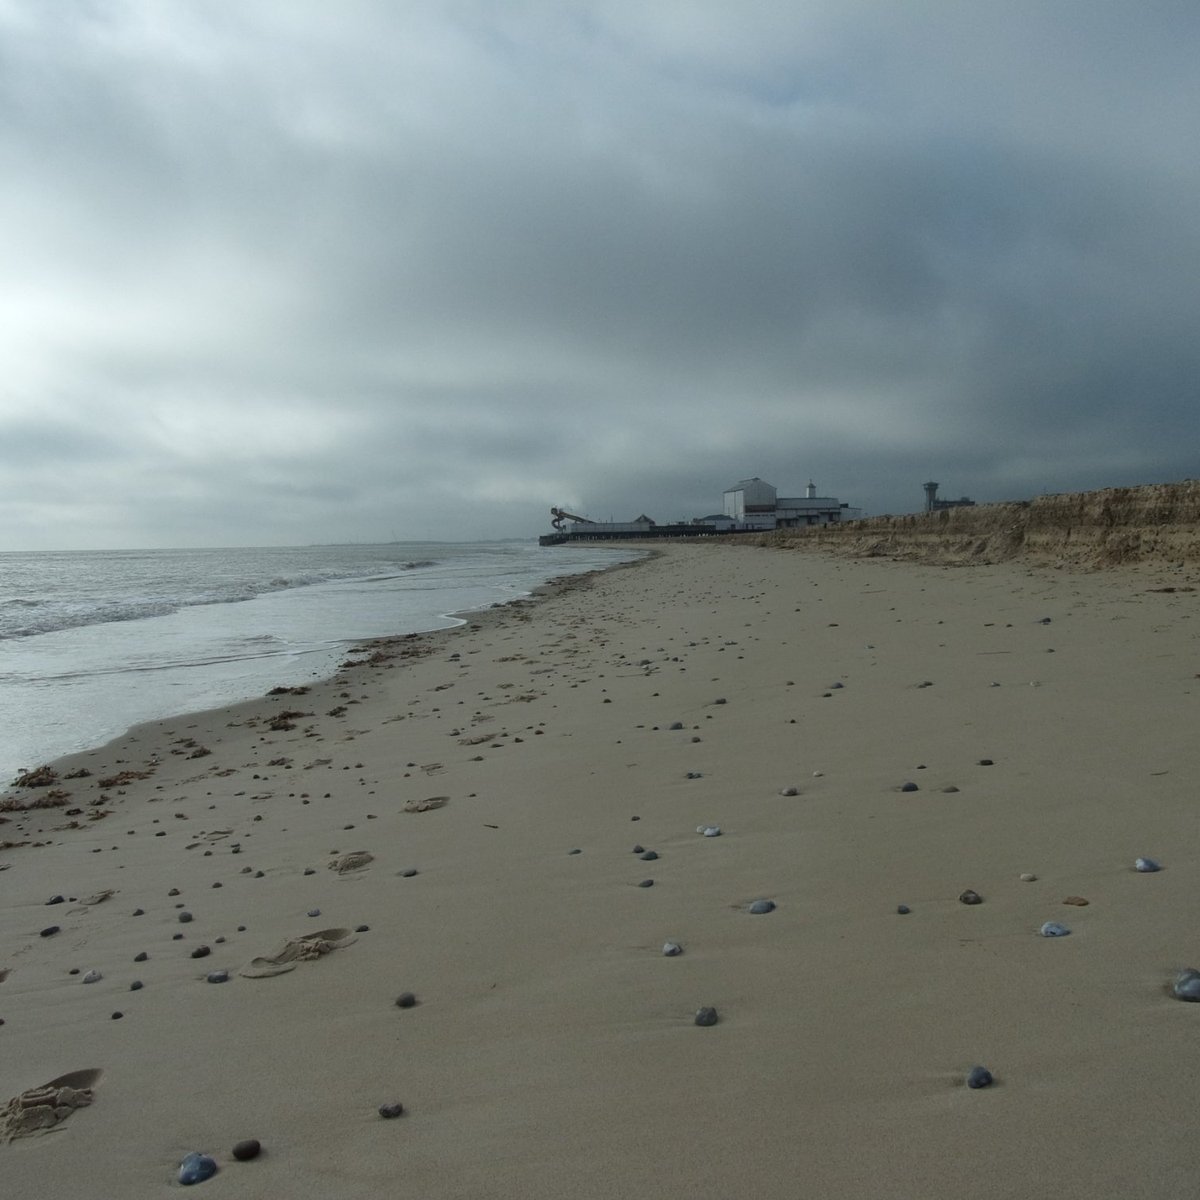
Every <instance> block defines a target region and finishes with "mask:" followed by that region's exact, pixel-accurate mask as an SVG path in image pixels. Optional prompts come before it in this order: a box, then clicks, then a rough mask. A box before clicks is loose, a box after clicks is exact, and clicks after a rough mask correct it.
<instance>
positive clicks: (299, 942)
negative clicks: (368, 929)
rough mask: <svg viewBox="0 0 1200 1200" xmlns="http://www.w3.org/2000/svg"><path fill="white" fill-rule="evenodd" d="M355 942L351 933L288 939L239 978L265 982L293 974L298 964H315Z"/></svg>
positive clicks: (254, 961) (253, 961) (330, 931)
mask: <svg viewBox="0 0 1200 1200" xmlns="http://www.w3.org/2000/svg"><path fill="white" fill-rule="evenodd" d="M356 941H358V939H357V938H356V937H355V936H354V934H353V933H351V932H350V930H349V929H318V930H317V932H316V933H306V934H303V935H302V936H301V937H297V938H288V940H287V941H286V942H284V943H283V945H282V946H280V948H279V949H278V950H276V951H275V953H274V954H264V955H262V956H261V957H259V958H252V959H251V960H250V962H249V963H247V964H246V966H244V967H242V969H241V970H240V971H239V972H238V974H239V975H244V976H245V977H246V978H247V979H266V978H267V977H268V976H271V975H282V974H283V973H284V972H285V971H294V970H295V969H296V964H297V963H302V962H312V961H313V960H314V959H317V958H320V957H322V955H325V954H329V953H330V952H331V951H333V950H340V949H341V948H342V947H343V946H349V945H350V943H351V942H356Z"/></svg>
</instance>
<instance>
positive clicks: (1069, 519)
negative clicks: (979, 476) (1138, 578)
mask: <svg viewBox="0 0 1200 1200" xmlns="http://www.w3.org/2000/svg"><path fill="white" fill-rule="evenodd" d="M760 541H761V544H763V545H770V546H776V547H779V548H782V549H805V548H810V547H812V548H817V549H821V550H828V551H831V552H833V553H836V554H843V555H847V556H850V557H863V558H879V557H886V558H896V559H905V560H908V561H911V562H928V563H944V564H946V565H959V564H969V563H997V562H1011V561H1019V562H1029V563H1035V564H1039V565H1046V566H1056V567H1067V568H1072V569H1084V570H1096V569H1103V568H1107V567H1113V566H1122V565H1130V564H1137V563H1158V564H1176V563H1195V562H1198V561H1200V480H1195V479H1187V480H1183V481H1182V482H1179V483H1159V484H1145V485H1141V486H1137V487H1119V488H1104V489H1102V490H1100V491H1094V492H1076V493H1064V494H1060V495H1046V496H1037V497H1035V498H1034V499H1033V500H1021V501H1013V502H1009V503H1002V504H979V505H976V506H974V507H971V508H948V509H942V510H940V511H938V512H932V513H925V512H921V513H913V514H910V515H907V516H879V517H868V518H864V519H863V520H861V521H848V522H846V524H845V525H840V526H836V525H835V526H824V527H821V528H814V529H785V530H778V531H776V532H774V533H771V534H765V535H764V536H763V537H762V538H761V539H760Z"/></svg>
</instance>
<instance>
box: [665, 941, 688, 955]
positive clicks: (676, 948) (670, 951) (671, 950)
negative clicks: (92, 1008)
mask: <svg viewBox="0 0 1200 1200" xmlns="http://www.w3.org/2000/svg"><path fill="white" fill-rule="evenodd" d="M662 952H663V956H664V957H665V958H675V957H677V956H678V955H680V954H682V953H683V947H682V946H681V945H680V944H679V943H678V942H663V949H662Z"/></svg>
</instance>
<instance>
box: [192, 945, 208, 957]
mask: <svg viewBox="0 0 1200 1200" xmlns="http://www.w3.org/2000/svg"><path fill="white" fill-rule="evenodd" d="M211 953H212V949H211V948H210V947H208V946H197V947H196V948H195V950H193V951H192V957H193V958H207V957H208V956H209V955H210V954H211Z"/></svg>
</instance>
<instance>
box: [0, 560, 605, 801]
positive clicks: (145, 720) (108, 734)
mask: <svg viewBox="0 0 1200 1200" xmlns="http://www.w3.org/2000/svg"><path fill="white" fill-rule="evenodd" d="M612 565H614V566H615V565H617V564H612ZM594 569H600V570H603V569H606V568H604V567H601V568H588V569H587V570H585V571H583V572H578V573H581V574H589V573H591V571H592V570H594ZM570 577H571V575H570V573H568V574H567V575H564V576H550V577H549V578H547V579H545V580H544V581H543V582H542V583H540V584H530V585H529V590H528V591H524V592H521V593H520V594H519V595H516V596H513V597H512V598H511V599H501V600H484V601H482V603H481V606H480V607H478V608H472V607H468V608H462V609H455V610H453V611H449V612H432V610H431V611H430V613H428V614H427V615H426V616H424V617H422V618H421V621H422V622H427V625H419V626H418V627H416V628H411V629H405V630H403V631H400V632H389V631H386V630H385V631H383V632H381V633H378V634H371V635H360V634H351V635H348V636H346V637H344V638H341V639H335V640H330V641H328V642H327V644H325V645H323V646H320V647H316V646H314V647H310V648H306V649H302V650H300V651H296V652H291V653H288V654H285V655H282V656H280V657H279V659H278V661H277V662H276V661H275V659H273V658H270V657H268V658H264V659H262V660H261V662H262V664H263V665H262V668H261V670H262V675H263V678H262V679H261V680H258V681H256V679H255V678H253V677H247V678H245V679H243V680H241V684H242V686H241V687H238V686H236V684H233V685H230V684H226V685H225V686H222V685H221V684H219V683H218V684H215V685H214V683H213V682H212V681H211V680H209V679H207V678H201V679H200V680H199V681H198V685H197V686H198V688H199V690H200V692H201V693H203V692H206V691H207V692H209V693H213V692H216V693H217V694H216V695H211V696H203V695H201V696H198V697H197V698H196V699H197V701H198V702H195V703H193V704H192V705H191V706H190V707H187V708H183V709H179V710H176V709H174V708H173V707H171V708H167V709H166V710H165V711H160V712H158V713H145V714H144V715H139V714H136V713H130V714H129V719H128V723H127V724H126V725H125V726H124V727H123V728H122V727H120V726H118V725H116V723H115V722H111V721H109V722H105V723H106V724H108V725H109V729H108V730H104V729H95V730H92V729H91V726H90V725H88V724H86V723H85V731H86V732H89V733H90V732H94V733H95V734H96V735H97V736H94V737H88V738H87V740H86V741H84V740H83V739H82V738H81V737H80V736H79V734H78V732H76V733H75V734H74V735H73V736H71V735H70V734H69V733H67V731H66V730H65V727H64V728H63V729H59V730H57V736H56V738H55V740H57V741H58V742H59V743H60V744H61V743H63V742H65V741H67V740H68V738H69V739H70V740H71V741H74V742H75V745H74V746H73V747H72V746H68V747H67V748H64V749H61V750H51V751H50V752H49V753H43V754H37V755H26V761H24V762H19V761H17V760H10V762H9V763H8V770H7V771H6V772H5V774H4V775H3V777H2V782H0V798H2V797H3V796H4V795H6V794H7V791H8V790H10V789H12V788H13V787H14V786H15V781H16V779H17V778H19V777H20V776H21V775H23V774H26V773H28V772H31V771H36V770H38V769H43V768H46V767H51V768H56V766H57V764H58V763H59V762H60V761H62V760H67V759H74V758H76V757H78V756H79V755H83V754H90V753H91V752H92V751H94V750H96V749H100V748H103V747H105V746H107V745H109V744H110V743H113V742H116V741H119V740H120V739H121V738H123V737H126V736H128V735H129V734H130V733H131V732H132V731H134V730H135V729H137V728H138V727H139V726H142V725H150V724H154V723H156V722H160V721H170V720H180V719H183V718H185V717H188V716H191V715H196V714H203V713H206V712H208V711H210V710H217V709H223V708H226V707H231V706H238V705H241V704H244V703H246V702H252V701H254V700H255V699H258V698H261V696H262V695H263V693H264V692H265V691H266V689H267V688H268V687H271V686H275V685H278V684H285V685H287V686H292V687H295V686H310V687H311V686H315V685H317V684H319V683H321V682H324V681H326V680H327V679H329V678H331V677H332V676H333V675H335V674H337V673H338V671H339V665H338V664H339V661H340V660H341V659H344V658H345V657H346V656H347V655H351V654H353V653H354V652H355V647H356V646H358V645H360V644H365V643H367V642H371V641H378V642H385V641H387V640H389V639H399V638H403V637H407V636H409V634H418V635H422V636H423V635H427V634H428V635H432V634H436V633H444V632H450V631H453V630H455V629H458V628H461V627H462V626H464V625H466V624H469V623H470V622H471V621H472V620H474V619H476V618H477V617H478V615H479V614H483V613H487V612H489V611H490V610H491V609H493V608H496V607H503V606H505V605H507V604H516V603H520V602H521V601H523V600H526V599H528V598H530V597H531V596H533V595H536V594H537V592H538V589H539V588H542V587H545V586H547V585H548V584H552V583H554V582H555V581H556V580H558V579H563V578H570ZM205 661H206V660H204V659H199V660H196V661H195V662H180V663H176V664H173V665H172V666H171V667H170V668H169V669H170V670H174V671H175V672H183V671H188V670H189V669H192V670H195V669H199V670H203V667H204V663H205ZM272 664H274V665H272ZM268 671H270V673H271V674H274V675H275V676H276V678H275V679H271V674H268V673H267V672H268ZM96 678H97V679H100V678H102V676H97V677H96ZM260 687H261V689H262V690H261V691H260V690H258V688H260ZM221 692H225V693H226V694H225V695H224V696H222V695H220V693H221ZM236 693H240V694H236ZM185 703H186V701H185ZM125 707H128V706H125ZM135 707H141V708H143V711H144V706H135ZM122 715H124V713H123V710H122ZM95 724H96V722H92V723H91V725H95ZM64 726H65V723H64ZM24 748H25V749H28V747H24Z"/></svg>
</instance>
